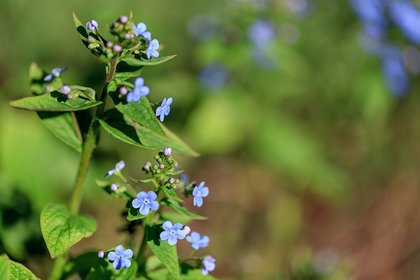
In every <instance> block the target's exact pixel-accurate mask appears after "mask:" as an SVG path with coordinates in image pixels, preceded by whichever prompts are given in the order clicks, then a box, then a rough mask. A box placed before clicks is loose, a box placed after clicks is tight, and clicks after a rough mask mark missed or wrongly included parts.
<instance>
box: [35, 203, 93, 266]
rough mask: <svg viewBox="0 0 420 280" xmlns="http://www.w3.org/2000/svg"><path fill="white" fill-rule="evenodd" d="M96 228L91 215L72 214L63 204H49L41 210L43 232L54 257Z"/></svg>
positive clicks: (90, 233)
mask: <svg viewBox="0 0 420 280" xmlns="http://www.w3.org/2000/svg"><path fill="white" fill-rule="evenodd" d="M95 230H96V221H95V220H94V219H92V218H90V217H84V216H78V215H73V214H70V213H69V211H68V210H67V208H66V207H65V206H64V205H61V204H52V203H50V204H47V205H46V206H45V207H44V209H43V210H42V212H41V232H42V236H43V237H44V240H45V243H46V244H47V248H48V251H49V252H50V255H51V257H52V258H54V257H56V256H59V255H61V254H63V253H65V252H66V251H67V250H68V249H69V248H70V247H71V246H73V245H74V244H76V243H77V242H79V241H80V240H81V239H82V238H85V237H89V236H91V235H92V234H93V233H94V232H95Z"/></svg>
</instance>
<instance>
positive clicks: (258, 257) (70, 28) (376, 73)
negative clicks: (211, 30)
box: [0, 0, 420, 279]
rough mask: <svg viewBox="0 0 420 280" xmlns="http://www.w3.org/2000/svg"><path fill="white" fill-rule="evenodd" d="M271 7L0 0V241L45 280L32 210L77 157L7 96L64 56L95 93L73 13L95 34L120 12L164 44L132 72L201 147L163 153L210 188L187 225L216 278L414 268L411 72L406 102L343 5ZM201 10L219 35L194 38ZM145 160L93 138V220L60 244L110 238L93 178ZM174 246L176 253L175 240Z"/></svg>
mask: <svg viewBox="0 0 420 280" xmlns="http://www.w3.org/2000/svg"><path fill="white" fill-rule="evenodd" d="M254 2H255V1H254ZM272 3H273V4H272V6H271V8H270V9H268V10H264V9H259V8H256V7H255V6H254V5H253V4H251V1H245V0H242V1H239V0H236V1H235V0H231V1H222V0H212V1H210V0H200V1H192V0H178V1H163V0H154V1H133V0H119V1H104V0H102V1H98V0H92V1H52V0H40V1H36V2H34V1H27V0H13V1H12V0H0V38H1V40H0V42H1V48H0V49H1V51H0V207H1V208H0V209H1V214H2V216H1V217H0V219H1V220H0V221H1V224H0V252H3V251H5V252H6V253H8V254H9V255H10V256H11V257H12V258H14V259H16V260H18V261H22V262H24V263H25V264H26V265H27V266H29V267H30V268H32V269H33V271H34V272H35V273H36V274H37V275H39V276H40V277H41V278H43V279H44V278H45V277H46V275H47V273H48V271H49V269H50V264H49V263H50V260H49V257H48V256H47V254H46V252H45V247H44V246H43V245H42V244H43V243H42V239H40V235H39V228H38V215H39V211H40V209H42V207H43V205H45V204H46V203H47V202H49V201H55V202H64V203H65V202H67V200H68V198H69V194H70V192H71V186H72V182H73V178H74V176H75V173H76V168H77V163H78V154H77V153H76V152H74V151H73V150H72V149H71V148H69V147H68V146H66V145H65V144H63V143H61V142H59V141H58V140H57V139H55V138H54V136H53V135H52V134H50V133H49V132H48V131H47V129H46V128H45V127H43V125H42V124H41V122H39V120H38V119H37V116H36V114H34V113H31V112H26V111H18V110H15V109H12V108H11V107H9V105H8V103H9V101H10V100H13V99H16V98H20V97H23V96H28V95H29V89H28V83H29V81H28V77H27V72H28V67H29V64H30V63H31V62H32V61H36V62H37V63H38V64H39V65H41V66H42V67H43V68H45V69H52V68H54V67H58V66H63V65H67V66H68V67H69V69H68V70H67V72H65V73H64V74H63V77H64V80H65V81H66V82H67V83H69V84H73V83H74V84H80V85H85V86H90V87H93V88H95V89H97V90H99V89H100V88H101V83H102V82H103V79H104V69H103V68H102V65H101V63H100V62H99V61H98V60H97V59H96V58H95V57H93V56H92V55H91V54H90V53H89V52H88V51H86V50H85V49H84V47H83V45H82V44H81V42H80V40H79V37H78V34H77V33H76V32H75V30H74V25H73V22H72V12H73V11H74V12H76V14H77V15H78V17H79V19H81V20H82V22H86V21H88V20H90V19H92V18H95V19H96V20H97V21H98V22H99V24H100V29H101V30H105V29H106V28H105V27H106V25H107V24H109V23H111V22H112V21H113V20H115V19H116V18H117V17H118V16H119V15H123V14H129V12H130V11H132V12H133V14H134V18H135V20H136V21H138V22H140V21H142V22H145V23H146V24H147V26H148V29H149V30H150V31H151V32H152V35H153V37H154V38H158V39H159V42H160V43H161V46H162V49H161V55H171V54H177V57H176V59H174V60H172V61H171V62H169V63H166V64H163V65H160V66H156V67H150V68H147V69H145V71H144V72H143V77H144V78H145V80H146V84H147V85H148V86H149V87H150V89H151V94H150V95H149V97H150V99H151V101H152V102H159V101H160V100H162V99H163V98H164V97H168V96H172V97H173V98H174V103H173V107H172V111H171V115H170V116H169V117H168V118H167V120H165V123H166V124H167V125H168V126H169V127H170V128H171V129H173V130H174V131H176V132H178V133H179V134H180V136H181V137H182V138H183V139H184V140H185V141H186V142H187V143H189V144H190V145H191V146H192V147H193V148H195V149H196V150H197V151H198V152H199V153H201V157H199V158H185V157H183V156H182V155H176V157H177V159H179V161H180V164H181V166H182V167H183V168H184V169H185V170H186V171H187V172H188V173H189V175H190V178H191V179H192V180H197V181H198V180H205V181H206V183H207V185H208V186H209V187H210V196H209V197H208V199H206V201H205V207H203V209H199V212H200V213H202V214H204V215H208V216H209V220H208V221H204V222H203V221H201V222H197V223H194V224H193V225H192V227H193V228H195V229H197V230H198V231H200V232H201V233H204V234H208V235H209V236H210V238H211V243H210V246H209V248H206V249H205V250H204V251H203V254H212V255H213V256H214V257H215V258H216V259H217V268H216V271H215V273H214V274H215V275H216V276H218V277H220V278H223V279H350V277H356V278H353V279H416V278H415V275H419V273H420V271H419V268H418V267H420V266H418V264H419V263H420V259H419V258H418V257H417V255H416V254H415V252H416V250H417V247H418V246H419V241H417V240H418V236H419V234H418V233H420V232H419V229H420V220H419V219H418V218H417V215H416V213H420V212H419V210H420V208H419V207H418V206H417V205H418V198H419V193H418V189H419V182H420V175H419V174H420V173H419V171H420V165H419V163H420V162H419V161H420V145H419V139H420V110H419V107H418V104H419V102H420V95H419V94H418V92H419V89H420V84H419V79H418V78H416V77H411V87H410V90H409V92H408V94H407V96H406V97H404V98H396V97H394V96H392V95H391V94H390V93H389V92H388V90H387V88H386V86H385V84H384V81H383V77H382V74H381V71H382V70H381V65H380V62H379V61H378V60H377V58H376V57H374V56H372V55H370V54H368V53H367V52H365V51H364V50H363V48H362V47H361V44H360V29H361V27H360V24H359V22H358V20H357V18H356V16H355V15H354V13H353V12H352V10H351V9H350V6H349V4H348V3H347V1H335V0H314V1H310V3H311V9H310V11H309V13H308V14H307V15H306V16H296V15H294V14H293V13H291V12H290V10H288V9H287V7H286V5H285V4H284V1H283V0H274V1H272ZM203 14H205V15H210V16H211V17H213V18H214V19H215V21H216V22H217V24H218V32H217V33H216V35H215V36H214V37H213V38H211V39H209V40H207V41H205V42H199V41H197V40H194V38H192V37H191V36H190V35H189V29H191V28H192V27H191V22H192V20H193V19H197V16H200V15H203ZM259 18H268V19H270V20H271V21H273V22H274V23H275V26H276V28H277V31H278V32H277V34H276V39H275V42H274V43H273V45H272V46H271V48H270V50H269V60H270V61H271V62H273V63H274V66H273V67H271V68H261V66H259V64H257V63H256V62H255V60H254V59H253V57H252V44H251V42H250V41H249V38H248V27H249V26H250V24H251V23H252V22H253V21H254V20H256V19H259ZM294 36H295V37H296V38H295V39H293V37H294ZM399 43H400V44H401V45H402V46H404V45H406V43H405V42H404V41H401V40H400V41H399ZM209 63H219V64H222V65H224V67H225V68H226V70H227V72H228V77H229V78H228V81H227V83H226V85H225V86H224V87H223V88H219V89H215V90H211V89H206V88H204V87H202V86H201V85H200V81H199V72H200V70H201V69H202V67H204V66H205V65H207V64H209ZM152 156H153V151H150V150H141V149H138V148H135V147H132V146H129V145H127V144H123V143H119V142H117V141H116V140H115V139H113V138H111V137H110V136H109V135H107V134H106V133H105V132H103V133H102V135H101V144H100V146H99V148H98V149H97V151H96V153H95V156H94V160H93V162H92V166H91V169H90V173H89V179H88V181H87V183H86V196H85V199H84V202H83V206H82V212H83V213H86V214H90V215H92V216H94V217H96V218H97V219H98V224H99V227H98V231H97V233H95V235H94V236H93V237H92V238H90V239H89V240H87V241H85V242H82V243H81V244H80V245H77V246H75V247H74V248H73V249H72V254H77V253H78V252H80V251H82V250H94V251H95V250H99V249H103V248H110V247H113V246H115V245H116V244H119V243H122V242H124V240H125V239H124V235H122V234H121V233H120V232H118V228H119V227H121V226H122V224H123V220H122V219H121V218H120V216H119V215H120V212H121V210H122V208H123V205H120V204H119V203H118V202H115V201H113V200H112V199H111V198H108V197H106V195H105V194H104V193H102V192H101V191H100V190H99V188H98V187H97V186H96V184H95V178H101V177H102V176H103V174H104V173H105V172H106V171H107V170H108V169H110V168H111V167H112V166H113V165H114V164H115V162H117V161H118V160H120V159H124V160H125V161H126V163H127V168H126V172H127V174H129V175H130V176H133V177H136V176H140V169H141V166H142V165H143V164H144V162H145V161H147V160H150V159H151V157H152ZM189 206H191V205H190V202H189ZM180 251H181V253H185V254H187V253H188V252H187V251H188V249H187V245H186V244H184V245H181V247H180ZM416 264H417V265H416ZM383 275H388V276H389V275H391V276H390V277H391V278H384V277H385V276H383ZM388 276H386V277H388ZM293 277H294V278H293ZM357 277H361V278H357ZM363 277H365V278H363ZM369 277H370V278H369ZM392 277H394V278H392Z"/></svg>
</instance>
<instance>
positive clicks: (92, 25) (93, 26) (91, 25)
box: [86, 19, 98, 31]
mask: <svg viewBox="0 0 420 280" xmlns="http://www.w3.org/2000/svg"><path fill="white" fill-rule="evenodd" d="M86 28H87V29H89V30H90V31H95V30H97V29H98V23H97V22H96V20H94V19H92V20H90V21H88V22H87V23H86Z"/></svg>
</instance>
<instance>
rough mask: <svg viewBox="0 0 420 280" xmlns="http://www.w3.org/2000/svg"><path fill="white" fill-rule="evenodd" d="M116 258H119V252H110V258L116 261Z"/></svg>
mask: <svg viewBox="0 0 420 280" xmlns="http://www.w3.org/2000/svg"><path fill="white" fill-rule="evenodd" d="M116 258H117V254H115V252H109V253H108V260H110V261H114V260H115V259H116Z"/></svg>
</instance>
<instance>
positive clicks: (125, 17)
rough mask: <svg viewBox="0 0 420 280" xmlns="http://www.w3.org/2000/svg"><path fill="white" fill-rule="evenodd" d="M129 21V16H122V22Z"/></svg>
mask: <svg viewBox="0 0 420 280" xmlns="http://www.w3.org/2000/svg"><path fill="white" fill-rule="evenodd" d="M127 21H128V16H120V22H121V23H126V22H127Z"/></svg>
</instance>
